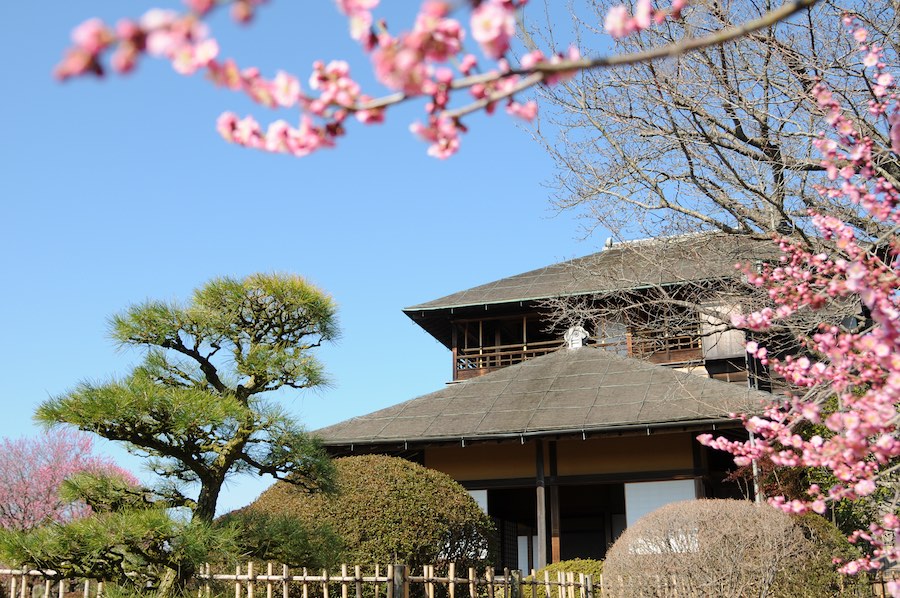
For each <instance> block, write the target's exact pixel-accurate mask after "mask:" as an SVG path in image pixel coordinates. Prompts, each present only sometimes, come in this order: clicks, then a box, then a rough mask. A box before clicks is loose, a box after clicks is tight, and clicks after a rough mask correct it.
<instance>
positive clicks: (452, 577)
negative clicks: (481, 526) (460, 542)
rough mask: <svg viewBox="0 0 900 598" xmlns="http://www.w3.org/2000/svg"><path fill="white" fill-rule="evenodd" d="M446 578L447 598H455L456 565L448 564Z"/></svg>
mask: <svg viewBox="0 0 900 598" xmlns="http://www.w3.org/2000/svg"><path fill="white" fill-rule="evenodd" d="M447 577H449V578H450V582H449V583H448V584H447V592H448V594H449V598H456V563H450V568H449V569H448V571H447ZM376 598H377V597H376Z"/></svg>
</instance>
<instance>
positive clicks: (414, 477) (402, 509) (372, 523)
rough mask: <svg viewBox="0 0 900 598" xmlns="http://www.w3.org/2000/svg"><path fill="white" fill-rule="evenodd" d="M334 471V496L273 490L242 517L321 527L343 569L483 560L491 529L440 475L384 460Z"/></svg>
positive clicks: (357, 460) (284, 487)
mask: <svg viewBox="0 0 900 598" xmlns="http://www.w3.org/2000/svg"><path fill="white" fill-rule="evenodd" d="M334 466H335V468H336V471H337V475H336V486H337V490H336V492H334V493H332V494H314V495H310V494H308V493H304V492H302V491H300V490H298V489H297V488H296V487H294V486H292V485H290V484H287V483H278V484H276V485H275V486H273V487H272V488H270V489H269V490H267V491H266V492H264V493H263V494H262V496H260V497H259V498H258V499H257V500H256V502H254V503H253V504H252V505H250V506H249V507H247V509H246V512H248V513H251V514H253V513H260V512H262V513H268V514H271V515H278V514H281V515H293V516H296V517H297V518H298V519H299V520H301V521H302V522H304V524H306V525H309V526H319V525H322V524H327V525H328V526H329V527H330V528H331V529H332V530H333V531H334V533H335V534H336V535H337V536H338V538H339V540H340V543H341V558H342V560H343V562H345V563H353V564H362V565H365V564H370V563H371V564H375V563H378V564H381V565H382V566H384V565H387V564H390V563H402V564H405V565H408V566H410V567H412V568H413V569H414V570H421V567H422V566H423V565H437V564H440V563H442V562H443V563H447V562H455V563H456V564H457V568H458V569H457V570H458V571H466V570H467V568H468V567H472V566H477V565H481V564H482V563H483V562H484V561H485V559H486V557H487V556H488V547H489V540H490V538H491V536H492V534H493V524H492V523H491V520H490V518H489V517H488V516H487V515H486V514H485V513H484V512H483V511H482V510H481V509H480V508H479V506H478V505H477V504H476V503H475V501H474V500H473V499H472V497H471V496H469V494H468V492H466V490H465V489H464V488H463V487H462V486H460V485H459V484H458V483H456V482H455V481H453V480H452V479H451V478H450V477H449V476H447V475H446V474H444V473H441V472H438V471H434V470H431V469H427V468H425V467H423V466H421V465H417V464H415V463H412V462H410V461H406V460H405V459H400V458H396V457H386V456H382V455H364V456H356V457H344V458H340V459H335V461H334Z"/></svg>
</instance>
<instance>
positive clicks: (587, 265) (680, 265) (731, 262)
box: [403, 233, 777, 314]
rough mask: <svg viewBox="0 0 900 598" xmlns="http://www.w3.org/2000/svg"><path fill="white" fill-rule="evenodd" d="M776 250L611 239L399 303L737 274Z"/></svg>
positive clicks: (551, 293)
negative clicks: (739, 266) (571, 255)
mask: <svg viewBox="0 0 900 598" xmlns="http://www.w3.org/2000/svg"><path fill="white" fill-rule="evenodd" d="M776 254H777V247H776V246H775V244H774V243H772V241H771V240H768V239H766V240H759V239H752V238H749V237H740V236H735V235H727V234H724V233H699V234H691V235H682V236H678V237H668V238H658V239H647V240H642V241H628V242H624V243H616V244H614V245H613V246H612V247H610V248H608V249H605V250H604V251H601V252H599V253H594V254H591V255H588V256H585V257H581V258H578V259H574V260H569V261H566V262H561V263H558V264H553V265H551V266H547V267H545V268H539V269H537V270H532V271H531V272H525V273H523V274H517V275H515V276H510V277H508V278H502V279H500V280H497V281H494V282H490V283H487V284H483V285H480V286H477V287H474V288H471V289H467V290H465V291H459V292H457V293H453V294H452V295H447V296H446V297H441V298H440V299H435V300H433V301H427V302H425V303H420V304H418V305H413V306H411V307H407V308H406V309H404V310H403V311H404V312H407V313H410V314H411V312H423V311H429V310H439V309H448V308H458V307H469V306H476V305H490V304H497V303H509V302H516V301H533V300H540V299H548V298H551V297H561V296H569V295H582V294H593V293H603V292H608V291H613V290H623V289H640V288H647V287H650V286H657V285H672V284H678V283H682V282H687V281H700V280H711V279H717V278H719V279H720V278H724V277H733V276H735V275H736V273H737V271H736V270H735V264H736V263H747V262H751V261H753V260H755V259H760V258H762V257H769V256H773V255H776Z"/></svg>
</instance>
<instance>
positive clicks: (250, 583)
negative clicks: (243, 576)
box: [247, 561, 256, 598]
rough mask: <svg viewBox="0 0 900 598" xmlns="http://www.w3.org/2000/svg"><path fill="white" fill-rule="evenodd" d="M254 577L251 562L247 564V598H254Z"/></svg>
mask: <svg viewBox="0 0 900 598" xmlns="http://www.w3.org/2000/svg"><path fill="white" fill-rule="evenodd" d="M255 594H256V575H255V574H254V573H253V561H250V562H249V563H247V598H255Z"/></svg>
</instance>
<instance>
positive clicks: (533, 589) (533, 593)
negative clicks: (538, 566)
mask: <svg viewBox="0 0 900 598" xmlns="http://www.w3.org/2000/svg"><path fill="white" fill-rule="evenodd" d="M539 583H540V582H539V581H538V578H537V571H535V570H534V569H532V570H531V598H537V588H538V584H539Z"/></svg>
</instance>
